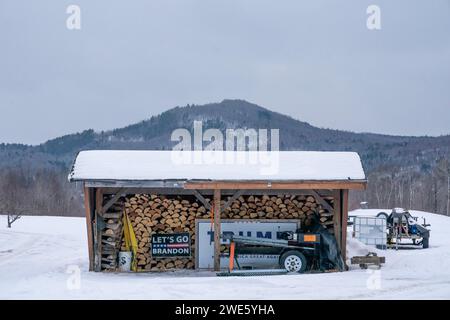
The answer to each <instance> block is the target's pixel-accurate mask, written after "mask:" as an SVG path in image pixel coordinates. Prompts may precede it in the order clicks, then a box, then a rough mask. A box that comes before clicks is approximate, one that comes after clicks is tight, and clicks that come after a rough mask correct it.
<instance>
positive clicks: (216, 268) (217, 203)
mask: <svg viewBox="0 0 450 320" xmlns="http://www.w3.org/2000/svg"><path fill="white" fill-rule="evenodd" d="M214 271H220V189H214Z"/></svg>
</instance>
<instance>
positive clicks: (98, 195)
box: [94, 188, 103, 272]
mask: <svg viewBox="0 0 450 320" xmlns="http://www.w3.org/2000/svg"><path fill="white" fill-rule="evenodd" d="M102 207H103V191H102V189H101V188H96V189H95V221H96V223H95V230H94V233H95V239H96V240H95V253H94V270H95V271H97V272H99V271H101V260H100V257H101V252H102V240H101V239H102V230H100V228H99V227H98V223H97V220H98V218H99V217H101V214H100V210H101V208H102Z"/></svg>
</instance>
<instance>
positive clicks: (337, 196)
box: [333, 190, 342, 249]
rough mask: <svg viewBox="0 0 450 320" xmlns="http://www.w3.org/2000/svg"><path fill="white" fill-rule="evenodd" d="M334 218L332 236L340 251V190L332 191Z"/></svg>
mask: <svg viewBox="0 0 450 320" xmlns="http://www.w3.org/2000/svg"><path fill="white" fill-rule="evenodd" d="M333 207H334V216H333V222H334V236H335V238H336V242H337V244H338V247H339V249H341V240H342V234H341V230H342V229H341V228H342V225H341V217H342V206H341V190H335V191H334V202H333Z"/></svg>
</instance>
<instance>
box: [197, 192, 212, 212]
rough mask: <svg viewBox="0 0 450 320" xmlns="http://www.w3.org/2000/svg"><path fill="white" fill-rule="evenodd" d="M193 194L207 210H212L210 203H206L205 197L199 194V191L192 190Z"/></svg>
mask: <svg viewBox="0 0 450 320" xmlns="http://www.w3.org/2000/svg"><path fill="white" fill-rule="evenodd" d="M192 192H193V193H194V196H195V197H196V198H197V199H198V200H200V202H201V203H203V205H204V206H205V208H206V209H208V210H211V205H210V204H209V203H208V201H206V199H205V197H203V195H202V194H201V193H200V192H198V191H197V190H195V189H194V190H192Z"/></svg>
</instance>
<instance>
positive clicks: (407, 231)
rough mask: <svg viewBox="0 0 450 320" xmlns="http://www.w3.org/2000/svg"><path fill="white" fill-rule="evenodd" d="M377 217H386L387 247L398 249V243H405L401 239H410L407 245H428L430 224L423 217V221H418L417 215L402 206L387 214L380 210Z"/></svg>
mask: <svg viewBox="0 0 450 320" xmlns="http://www.w3.org/2000/svg"><path fill="white" fill-rule="evenodd" d="M377 217H383V218H385V219H386V222H387V243H388V247H390V248H395V249H398V247H399V246H400V245H405V244H407V243H405V242H402V240H411V242H410V243H408V244H409V245H410V244H412V245H415V246H422V248H423V249H426V248H428V247H429V241H430V229H428V227H430V224H428V223H426V221H425V218H423V223H419V222H418V221H417V220H418V218H417V217H413V216H412V215H411V214H410V213H409V211H408V210H405V209H403V208H394V209H393V210H392V212H391V213H390V214H389V215H388V214H387V213H385V212H380V213H378V214H377Z"/></svg>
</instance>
